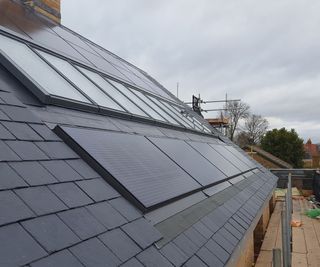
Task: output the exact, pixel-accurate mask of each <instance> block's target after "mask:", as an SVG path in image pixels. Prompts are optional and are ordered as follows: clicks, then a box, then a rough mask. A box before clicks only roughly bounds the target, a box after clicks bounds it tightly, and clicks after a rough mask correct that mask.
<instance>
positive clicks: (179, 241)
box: [173, 234, 199, 257]
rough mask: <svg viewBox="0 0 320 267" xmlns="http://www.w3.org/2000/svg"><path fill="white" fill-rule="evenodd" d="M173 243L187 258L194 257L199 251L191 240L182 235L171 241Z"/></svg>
mask: <svg viewBox="0 0 320 267" xmlns="http://www.w3.org/2000/svg"><path fill="white" fill-rule="evenodd" d="M173 243H174V244H175V245H176V246H177V247H178V248H179V249H180V250H181V251H183V252H184V253H185V254H186V255H187V256H188V257H191V256H192V255H194V254H195V253H196V251H197V250H198V249H199V248H198V246H197V245H196V244H195V243H194V242H193V241H192V240H190V239H189V238H187V237H186V236H185V235H184V234H180V235H178V236H177V237H176V238H175V239H174V240H173Z"/></svg>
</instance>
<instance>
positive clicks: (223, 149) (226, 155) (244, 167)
mask: <svg viewBox="0 0 320 267" xmlns="http://www.w3.org/2000/svg"><path fill="white" fill-rule="evenodd" d="M209 145H210V146H211V147H212V148H213V149H214V150H216V151H217V152H218V153H220V154H221V155H222V156H223V157H224V158H226V159H227V160H229V161H230V162H232V164H233V165H235V166H236V167H237V168H238V169H239V170H241V171H242V172H244V171H247V170H248V169H250V167H249V166H248V165H246V164H245V163H243V162H242V161H241V160H239V159H238V158H237V157H236V156H235V155H233V154H232V153H231V152H230V151H229V150H228V149H227V148H226V146H222V145H216V144H209Z"/></svg>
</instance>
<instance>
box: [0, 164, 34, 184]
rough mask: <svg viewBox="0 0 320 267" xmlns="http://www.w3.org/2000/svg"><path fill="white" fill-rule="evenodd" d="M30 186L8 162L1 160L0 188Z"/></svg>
mask: <svg viewBox="0 0 320 267" xmlns="http://www.w3.org/2000/svg"><path fill="white" fill-rule="evenodd" d="M23 186H28V185H27V184H26V183H25V182H24V181H23V179H22V178H21V177H20V176H19V175H18V174H17V173H16V172H15V171H14V170H13V169H12V168H10V166H9V165H8V164H7V163H4V162H0V190H3V189H12V188H17V187H23Z"/></svg>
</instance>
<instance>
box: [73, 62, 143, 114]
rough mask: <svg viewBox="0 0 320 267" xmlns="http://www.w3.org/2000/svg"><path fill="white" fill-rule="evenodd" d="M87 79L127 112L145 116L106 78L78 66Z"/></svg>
mask: <svg viewBox="0 0 320 267" xmlns="http://www.w3.org/2000/svg"><path fill="white" fill-rule="evenodd" d="M79 69H80V70H81V71H82V72H83V73H84V74H85V75H86V76H87V77H88V78H89V79H91V80H92V81H93V82H94V83H95V84H97V85H98V86H99V87H100V88H101V89H102V90H103V91H104V92H106V93H107V94H108V95H110V96H112V98H114V99H115V100H116V101H117V102H118V103H119V104H120V105H121V106H122V107H124V108H125V109H126V110H127V111H128V112H130V113H133V114H137V115H141V116H144V117H146V116H147V115H146V114H145V113H144V112H143V111H142V110H141V109H140V108H138V107H137V106H136V105H135V104H134V103H133V102H132V101H130V100H129V99H128V98H127V97H126V96H125V95H123V94H122V93H120V92H119V91H118V89H116V88H115V87H114V86H112V85H111V84H110V83H109V82H107V81H106V79H103V78H102V77H101V76H100V75H99V74H97V73H95V72H92V71H89V70H87V69H84V68H79Z"/></svg>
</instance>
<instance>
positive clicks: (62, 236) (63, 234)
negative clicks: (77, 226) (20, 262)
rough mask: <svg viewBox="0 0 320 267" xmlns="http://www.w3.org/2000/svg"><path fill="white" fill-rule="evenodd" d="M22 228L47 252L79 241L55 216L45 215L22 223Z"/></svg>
mask: <svg viewBox="0 0 320 267" xmlns="http://www.w3.org/2000/svg"><path fill="white" fill-rule="evenodd" d="M22 226H23V227H24V228H25V229H26V230H27V231H28V232H29V233H30V234H31V235H32V236H33V237H34V238H35V239H36V240H37V241H38V242H39V243H40V244H41V245H42V246H43V247H44V248H45V249H46V250H47V251H48V252H54V251H57V250H61V249H64V248H66V247H68V246H71V245H73V244H75V243H77V242H79V241H80V239H79V238H78V237H77V236H76V235H75V234H74V233H73V232H72V231H71V230H70V229H69V228H68V227H67V226H66V225H65V224H64V223H63V222H62V221H61V220H60V219H59V218H58V216H57V215H47V216H44V217H38V218H35V219H32V220H28V221H24V222H22Z"/></svg>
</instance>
